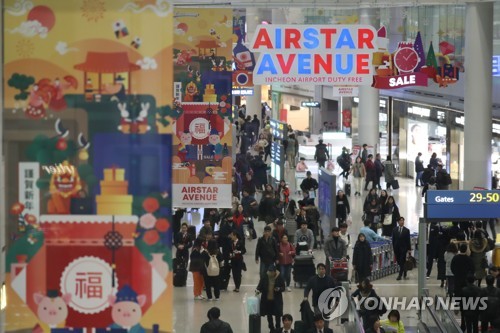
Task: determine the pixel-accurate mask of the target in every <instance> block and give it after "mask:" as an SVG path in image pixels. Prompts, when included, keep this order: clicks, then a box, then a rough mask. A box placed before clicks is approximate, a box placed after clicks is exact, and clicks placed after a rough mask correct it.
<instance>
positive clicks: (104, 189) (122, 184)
mask: <svg viewBox="0 0 500 333" xmlns="http://www.w3.org/2000/svg"><path fill="white" fill-rule="evenodd" d="M100 183H101V194H104V195H108V194H110V195H116V194H118V195H126V194H128V181H126V180H125V181H115V180H101V182H100Z"/></svg>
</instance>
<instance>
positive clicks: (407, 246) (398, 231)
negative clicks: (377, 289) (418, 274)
mask: <svg viewBox="0 0 500 333" xmlns="http://www.w3.org/2000/svg"><path fill="white" fill-rule="evenodd" d="M404 225H405V218H404V217H402V216H401V217H400V218H399V220H398V226H397V227H396V228H394V230H393V231H392V247H393V249H394V254H395V255H396V260H397V262H398V265H399V275H398V277H397V279H396V280H398V281H399V280H401V277H404V278H405V279H406V274H407V272H406V269H405V262H406V256H407V255H408V254H409V252H410V251H411V242H410V230H409V229H408V228H407V227H405V226H404Z"/></svg>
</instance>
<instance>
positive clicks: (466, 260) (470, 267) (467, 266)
mask: <svg viewBox="0 0 500 333" xmlns="http://www.w3.org/2000/svg"><path fill="white" fill-rule="evenodd" d="M450 268H451V272H452V273H453V276H454V277H455V291H456V292H458V294H457V295H456V296H461V295H460V293H461V292H462V288H463V287H465V286H466V285H467V275H469V274H474V263H473V262H472V259H471V257H469V256H467V255H465V254H458V255H456V256H454V257H453V259H452V260H451V267H450Z"/></svg>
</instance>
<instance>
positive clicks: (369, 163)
mask: <svg viewBox="0 0 500 333" xmlns="http://www.w3.org/2000/svg"><path fill="white" fill-rule="evenodd" d="M365 170H366V179H365V191H368V184H369V183H370V182H372V188H376V186H377V169H376V167H375V163H373V155H372V154H369V155H368V159H367V160H366V163H365Z"/></svg>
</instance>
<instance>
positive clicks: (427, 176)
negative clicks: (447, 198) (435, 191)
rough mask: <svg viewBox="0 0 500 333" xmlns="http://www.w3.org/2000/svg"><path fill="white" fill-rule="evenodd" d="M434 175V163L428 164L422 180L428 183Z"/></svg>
mask: <svg viewBox="0 0 500 333" xmlns="http://www.w3.org/2000/svg"><path fill="white" fill-rule="evenodd" d="M434 175H435V171H434V169H433V168H432V165H430V164H427V168H425V169H424V172H423V173H422V179H420V181H421V182H422V183H423V184H424V185H426V184H428V183H429V180H430V179H431V177H434Z"/></svg>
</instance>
